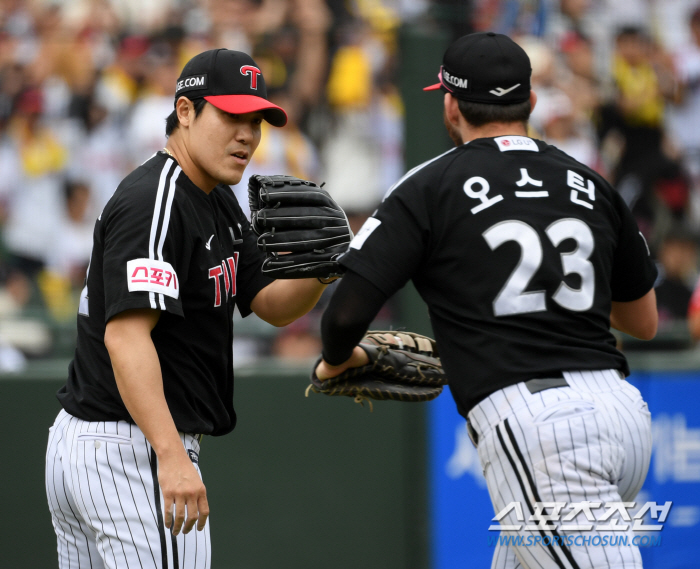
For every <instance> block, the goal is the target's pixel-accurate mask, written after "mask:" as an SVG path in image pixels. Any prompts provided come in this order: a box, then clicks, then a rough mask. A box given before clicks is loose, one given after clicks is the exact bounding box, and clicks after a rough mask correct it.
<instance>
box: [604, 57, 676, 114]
mask: <svg viewBox="0 0 700 569" xmlns="http://www.w3.org/2000/svg"><path fill="white" fill-rule="evenodd" d="M613 78H614V80H615V83H616V84H617V88H618V90H619V91H620V95H621V96H622V98H623V101H624V103H623V105H622V107H623V114H624V115H625V118H626V119H627V121H628V123H629V124H631V125H636V126H649V127H660V126H661V123H662V121H663V116H664V100H663V97H662V96H661V91H660V89H659V82H658V79H657V77H656V72H655V71H654V68H653V67H652V66H651V64H649V63H643V64H641V65H636V66H632V65H630V64H629V63H627V62H626V61H625V60H624V59H623V58H622V57H619V56H618V57H616V58H615V61H614V64H613Z"/></svg>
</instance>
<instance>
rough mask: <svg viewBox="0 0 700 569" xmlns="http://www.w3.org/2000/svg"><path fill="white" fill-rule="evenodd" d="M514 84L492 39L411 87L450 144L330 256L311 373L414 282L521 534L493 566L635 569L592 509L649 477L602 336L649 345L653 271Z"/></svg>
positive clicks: (515, 60)
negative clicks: (330, 277) (339, 253)
mask: <svg viewBox="0 0 700 569" xmlns="http://www.w3.org/2000/svg"><path fill="white" fill-rule="evenodd" d="M530 73H531V69H530V62H529V60H528V57H527V55H526V54H525V52H524V51H523V50H522V48H520V47H519V46H518V45H517V44H516V43H515V42H513V41H512V40H511V39H510V38H508V37H507V36H504V35H500V34H495V33H490V32H489V33H476V34H472V35H468V36H465V37H462V38H460V39H458V40H457V41H455V42H454V43H453V44H452V45H451V46H450V47H449V48H448V49H447V52H446V53H445V55H444V59H443V64H442V67H441V68H440V72H439V83H437V84H436V85H432V86H430V87H428V88H427V90H440V91H442V92H443V93H444V95H443V106H444V117H445V124H446V126H447V128H448V131H449V132H450V135H451V137H452V138H453V140H454V141H455V144H456V147H455V148H453V149H452V150H450V151H448V152H446V153H444V154H442V155H440V156H437V157H435V158H433V159H432V160H429V161H428V162H425V163H424V164H421V165H420V166H418V167H416V168H414V169H413V170H411V171H410V172H408V173H407V174H406V175H405V176H404V177H403V178H402V179H401V180H399V181H398V182H397V183H396V184H395V185H394V186H393V187H392V188H390V189H389V191H388V192H387V194H386V196H385V197H384V200H383V202H382V203H381V205H380V206H379V208H378V209H377V211H376V212H375V213H374V214H373V215H372V216H371V217H370V218H369V219H368V220H367V222H366V223H365V224H364V226H363V228H362V229H361V230H360V231H359V232H358V233H357V235H356V236H355V238H354V240H353V241H352V243H351V245H350V249H349V250H348V252H347V253H346V254H345V255H344V256H343V257H342V258H341V260H340V263H341V264H342V265H344V266H345V267H346V268H347V273H346V274H345V276H344V278H343V280H342V282H341V283H340V284H339V285H338V287H337V289H336V291H335V294H334V295H333V297H332V299H331V301H330V303H329V306H328V308H327V310H326V312H325V314H324V316H323V320H322V338H323V360H322V361H321V363H320V364H319V365H318V367H317V369H316V374H317V375H318V377H319V378H320V379H324V378H329V377H334V376H335V375H338V374H339V373H341V372H343V371H344V370H345V369H347V368H349V367H357V366H360V365H364V364H365V363H366V355H365V352H364V350H362V349H361V348H359V347H357V346H356V345H357V342H359V341H360V339H361V338H362V337H363V335H364V333H365V331H366V330H367V327H368V325H369V324H370V322H371V321H372V320H373V318H374V316H375V315H376V313H377V312H378V310H379V309H380V307H381V306H382V304H383V303H384V302H385V301H386V299H388V298H389V297H391V296H392V295H393V294H394V293H395V292H396V291H397V290H398V289H400V288H401V287H402V286H403V285H404V284H405V283H406V282H407V281H408V280H409V279H410V280H412V281H413V283H414V284H415V286H416V288H417V290H418V292H419V293H420V295H421V296H422V298H423V299H424V300H425V302H426V303H427V305H428V308H429V311H430V317H431V321H432V325H433V330H434V333H435V338H436V340H437V344H438V348H439V350H440V356H441V360H442V363H443V366H444V369H445V372H446V375H447V377H448V378H449V384H450V391H451V392H452V396H453V397H454V400H455V402H456V404H457V410H458V411H459V413H460V414H461V415H462V416H463V417H464V418H465V420H466V426H467V428H468V431H469V434H470V436H471V438H472V441H473V443H474V444H475V445H476V446H477V449H478V453H479V458H480V461H481V466H482V469H483V472H484V475H485V477H486V481H487V484H488V489H489V493H490V496H491V499H492V502H493V506H494V510H495V512H496V513H500V512H503V511H504V510H505V511H506V512H507V513H506V514H505V515H503V516H502V519H500V523H501V524H502V526H504V527H503V530H502V532H503V533H504V534H506V535H510V536H513V537H518V538H522V541H517V540H513V541H511V544H510V545H505V543H504V544H502V545H499V546H498V547H497V549H496V551H495V554H494V558H493V564H492V568H493V569H515V568H518V567H524V568H525V567H527V568H530V569H534V568H541V569H579V568H584V567H585V568H594V567H595V568H603V567H605V568H610V567H628V568H641V558H640V555H639V550H638V548H637V547H635V546H633V545H632V539H631V538H632V535H631V532H632V529H631V524H630V523H626V522H625V520H623V519H622V517H621V516H622V514H621V512H619V511H617V512H615V511H614V512H613V513H612V516H611V517H609V518H607V519H605V518H602V516H603V515H604V514H605V515H607V514H609V513H610V512H609V511H608V509H606V508H600V505H602V504H605V503H619V502H628V501H631V500H633V499H634V497H635V495H636V494H637V493H638V492H639V490H640V489H641V487H642V484H643V482H644V479H645V477H646V474H647V470H648V467H649V460H650V456H651V422H650V415H649V411H648V410H647V406H646V403H645V402H644V401H643V400H642V398H641V396H640V394H639V391H638V390H637V389H635V388H634V387H633V386H632V385H630V384H629V383H628V382H627V381H626V380H625V377H626V376H627V375H628V374H629V367H628V365H627V361H626V359H625V356H624V355H623V354H622V353H620V352H619V351H618V350H617V349H616V342H615V338H614V336H613V335H612V333H611V331H610V328H611V326H612V327H614V328H617V329H618V330H621V331H623V332H626V333H628V334H631V335H633V336H636V337H639V338H642V339H650V338H651V337H653V336H654V334H655V333H656V326H657V318H658V317H657V313H656V301H655V295H654V290H653V288H652V286H653V283H654V280H655V277H656V268H655V265H654V263H653V261H652V259H651V258H650V254H649V249H648V248H647V245H646V242H645V240H644V237H643V236H642V235H641V233H640V232H639V230H638V228H637V226H636V223H635V221H634V218H633V217H632V215H631V213H630V211H629V210H628V208H627V207H626V205H625V204H624V202H623V201H622V199H621V198H620V196H619V195H618V193H617V192H615V190H614V189H613V188H612V187H611V186H610V185H609V184H608V182H607V181H606V180H605V179H604V178H602V177H601V176H600V175H598V174H597V173H596V172H594V171H592V170H591V169H589V168H587V167H586V166H584V165H582V164H580V163H579V162H577V161H576V160H574V159H573V158H571V157H570V156H568V155H566V154H565V153H563V152H561V151H560V150H558V149H557V148H555V147H553V146H550V145H549V144H546V143H545V142H543V141H541V140H535V139H533V138H530V137H528V136H527V121H528V118H529V115H530V113H531V111H532V108H533V107H534V105H535V103H536V100H537V99H536V95H535V94H534V92H532V91H531V89H530ZM581 503H584V504H588V505H591V504H598V506H597V507H598V509H596V507H592V508H591V510H590V512H589V511H584V509H581V508H579V509H578V510H577V509H576V507H575V504H581ZM466 506H467V505H466V504H465V507H466ZM519 512H522V513H523V515H524V517H525V523H523V522H522V520H521V519H518V518H519V515H518V514H519ZM589 513H591V514H592V515H593V516H595V517H596V520H594V523H591V522H590V521H589V520H588V519H587V516H588V514H589ZM530 516H535V518H534V520H535V521H532V522H530V523H529V524H528V523H527V520H528V518H530ZM537 516H539V518H538V517H537ZM543 516H551V517H549V518H545V517H543ZM567 516H568V517H567ZM601 518H602V519H601ZM547 519H549V520H564V521H563V522H559V523H554V522H548V521H547ZM562 524H564V525H562ZM484 530H485V531H486V528H484ZM620 530H621V531H620ZM621 535H625V536H627V538H628V539H629V542H628V543H627V544H623V542H622V540H618V539H613V538H617V537H619V536H621ZM465 537H466V536H465ZM606 543H607V545H604V544H606ZM596 545H597V546H596Z"/></svg>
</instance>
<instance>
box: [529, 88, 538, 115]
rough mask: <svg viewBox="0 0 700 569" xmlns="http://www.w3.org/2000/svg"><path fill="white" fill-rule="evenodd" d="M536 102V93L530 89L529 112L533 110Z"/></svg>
mask: <svg viewBox="0 0 700 569" xmlns="http://www.w3.org/2000/svg"><path fill="white" fill-rule="evenodd" d="M536 104H537V93H535V92H534V91H533V90H532V89H530V114H532V111H534V110H535V105H536Z"/></svg>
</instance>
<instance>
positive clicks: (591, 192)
mask: <svg viewBox="0 0 700 569" xmlns="http://www.w3.org/2000/svg"><path fill="white" fill-rule="evenodd" d="M566 185H567V186H569V187H570V188H571V194H570V195H571V201H572V202H573V203H575V204H578V205H581V206H583V207H586V208H588V209H593V204H592V203H590V202H593V201H595V185H594V184H593V182H592V181H591V180H584V179H583V176H581V175H580V174H577V173H576V172H574V171H573V170H567V171H566ZM582 193H583V194H586V195H582ZM579 196H581V197H579ZM586 196H587V198H588V200H590V201H587V200H586Z"/></svg>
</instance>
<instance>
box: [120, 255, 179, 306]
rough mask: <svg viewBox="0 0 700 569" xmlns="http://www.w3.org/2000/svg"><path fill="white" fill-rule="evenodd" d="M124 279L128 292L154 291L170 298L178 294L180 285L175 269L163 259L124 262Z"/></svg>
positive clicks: (176, 296)
mask: <svg viewBox="0 0 700 569" xmlns="http://www.w3.org/2000/svg"><path fill="white" fill-rule="evenodd" d="M126 279H127V283H128V285H129V292H136V291H146V292H155V293H159V294H164V295H166V296H169V297H171V298H178V297H179V296H180V286H179V284H178V281H177V274H176V273H175V269H173V266H172V265H171V264H170V263H166V262H165V261H156V260H155V259H133V260H131V261H128V262H127V263H126Z"/></svg>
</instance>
